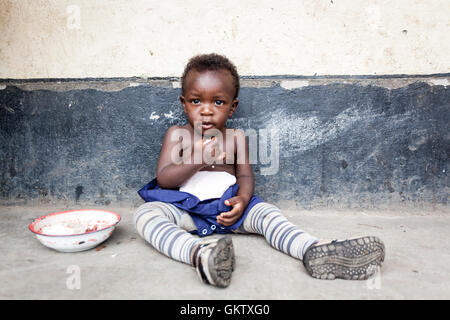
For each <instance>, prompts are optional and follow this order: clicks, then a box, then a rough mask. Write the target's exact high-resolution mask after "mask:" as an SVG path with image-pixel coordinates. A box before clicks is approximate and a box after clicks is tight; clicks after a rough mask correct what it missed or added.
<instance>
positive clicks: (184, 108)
mask: <svg viewBox="0 0 450 320" xmlns="http://www.w3.org/2000/svg"><path fill="white" fill-rule="evenodd" d="M178 98H179V99H180V102H181V105H182V106H183V110H184V112H186V99H185V98H184V96H182V95H180V96H179V97H178Z"/></svg>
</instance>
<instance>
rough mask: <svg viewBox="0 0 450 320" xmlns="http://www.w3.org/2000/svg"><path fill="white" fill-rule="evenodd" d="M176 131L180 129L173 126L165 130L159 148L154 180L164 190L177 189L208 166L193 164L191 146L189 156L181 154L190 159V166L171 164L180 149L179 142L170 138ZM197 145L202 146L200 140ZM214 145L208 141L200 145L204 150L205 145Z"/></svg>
mask: <svg viewBox="0 0 450 320" xmlns="http://www.w3.org/2000/svg"><path fill="white" fill-rule="evenodd" d="M177 129H180V127H178V126H173V127H170V128H169V130H167V133H166V136H165V137H164V141H163V145H162V147H161V153H160V155H159V159H158V167H157V169H156V180H157V182H158V185H159V186H160V187H161V188H165V189H174V188H178V187H179V186H180V185H182V184H183V182H185V181H186V180H188V179H189V178H190V177H192V176H193V175H194V173H196V172H197V171H199V170H201V169H203V168H204V167H206V166H208V164H206V163H204V162H203V161H202V163H199V164H194V156H193V153H194V152H193V150H194V146H193V145H191V146H190V150H192V152H191V154H186V153H187V152H185V153H184V154H183V158H184V159H186V158H189V157H190V161H189V162H190V163H191V164H186V163H184V162H182V163H174V162H173V161H174V160H176V158H177V157H176V156H175V155H173V153H174V152H176V151H177V150H179V149H180V148H179V146H180V141H179V140H175V141H173V139H172V138H171V136H172V134H173V133H174V131H175V130H177ZM175 136H179V135H175ZM197 143H199V144H202V141H201V140H200V141H198V142H197ZM215 143H216V142H215V141H210V142H208V143H206V144H202V146H201V147H202V148H203V149H204V148H205V147H206V146H207V145H209V144H215ZM183 147H188V146H183ZM188 149H189V148H188ZM220 157H222V158H224V155H220ZM173 158H175V159H173ZM218 158H219V157H218Z"/></svg>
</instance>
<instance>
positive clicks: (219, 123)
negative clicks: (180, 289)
mask: <svg viewBox="0 0 450 320" xmlns="http://www.w3.org/2000/svg"><path fill="white" fill-rule="evenodd" d="M181 88H182V94H181V95H180V97H179V99H180V102H181V105H182V107H183V110H184V112H185V114H186V116H187V120H188V123H187V124H185V125H184V126H173V127H171V128H169V129H168V131H167V133H166V135H165V138H164V142H163V145H162V148H161V154H160V157H159V160H158V166H157V171H156V178H155V179H153V180H152V181H151V182H149V183H148V184H147V185H145V186H144V187H143V188H142V189H141V190H139V195H140V196H141V197H142V198H143V199H144V200H145V201H146V203H144V204H143V205H141V206H140V207H139V208H138V209H137V211H136V213H135V215H134V225H135V227H136V229H137V231H138V233H139V234H140V235H141V236H142V237H143V238H144V239H145V240H147V241H148V242H149V243H150V244H151V245H152V246H153V247H154V248H155V249H156V250H158V251H160V252H161V253H163V254H165V255H167V256H169V257H171V258H173V259H175V260H178V261H181V262H184V263H187V264H190V265H191V266H193V267H194V268H195V269H196V271H197V273H198V275H199V277H200V279H201V280H202V281H203V282H205V283H208V284H211V285H215V286H218V287H227V286H228V285H229V284H230V281H231V275H232V272H233V269H234V249H233V243H232V239H231V237H230V235H226V236H222V237H219V238H217V237H206V238H203V237H205V236H209V235H211V234H212V233H219V234H227V233H241V234H242V233H257V234H260V235H263V236H264V237H265V238H266V240H267V241H268V242H269V244H270V245H271V246H272V247H274V248H276V249H278V250H281V251H282V252H284V253H286V254H288V255H290V256H292V257H294V258H297V259H299V260H302V261H303V264H304V266H305V267H306V270H307V271H308V272H309V273H310V274H311V276H313V277H315V278H320V279H335V278H342V279H367V278H368V277H370V276H371V275H372V274H374V273H375V271H376V270H377V268H378V267H380V266H381V264H382V262H383V260H384V245H383V243H382V242H381V240H380V239H378V238H376V237H372V236H370V237H369V236H367V237H360V238H354V239H347V240H343V241H338V240H333V241H325V240H319V239H318V238H316V237H313V236H312V235H310V234H308V233H306V232H304V231H302V230H301V229H299V228H298V227H297V226H295V225H294V224H292V223H291V222H289V221H288V220H287V219H286V218H285V217H284V216H283V215H282V213H281V212H280V210H279V209H278V208H277V207H275V206H274V205H271V204H269V203H265V202H263V200H262V199H260V198H259V197H258V196H256V195H253V191H254V176H253V172H252V167H251V165H250V163H249V152H248V146H247V141H246V139H245V135H244V133H243V132H242V131H240V130H236V129H230V128H227V127H226V123H227V119H229V118H231V117H232V115H233V113H234V112H235V111H236V108H237V106H238V102H239V99H238V94H239V75H238V73H237V71H236V67H235V66H234V65H233V63H232V62H230V61H229V60H228V59H227V58H226V57H224V56H221V55H217V54H206V55H199V56H195V57H193V58H192V59H191V60H190V61H189V63H188V64H187V66H186V68H185V70H184V73H183V76H182V85H181ZM224 141H226V143H224ZM194 233H196V234H197V235H194Z"/></svg>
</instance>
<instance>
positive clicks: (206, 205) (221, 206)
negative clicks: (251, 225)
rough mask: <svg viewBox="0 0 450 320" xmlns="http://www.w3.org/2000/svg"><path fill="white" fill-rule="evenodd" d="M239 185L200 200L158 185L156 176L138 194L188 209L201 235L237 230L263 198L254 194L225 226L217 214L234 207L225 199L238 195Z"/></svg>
mask: <svg viewBox="0 0 450 320" xmlns="http://www.w3.org/2000/svg"><path fill="white" fill-rule="evenodd" d="M238 189H239V185H238V184H237V183H236V184H234V185H232V186H230V187H229V188H228V189H227V190H226V191H225V192H224V194H223V195H222V197H221V198H220V199H208V200H203V201H200V199H198V198H197V197H196V196H194V195H192V194H190V193H187V192H182V191H178V190H174V189H162V188H160V187H159V186H158V184H157V182H156V178H155V179H153V180H152V181H150V182H149V183H147V184H146V185H145V186H144V187H142V188H141V189H140V190H139V191H138V194H139V195H140V196H141V198H142V199H144V201H145V202H152V201H161V202H166V203H171V204H173V205H174V206H176V207H177V208H180V209H183V210H185V211H187V212H188V213H189V214H190V216H191V217H192V220H194V223H195V225H196V226H197V234H198V235H199V236H200V237H204V236H207V235H210V234H212V233H214V232H216V233H230V232H231V231H232V230H236V229H237V228H239V226H240V225H241V224H242V222H243V221H244V219H245V217H246V216H247V214H248V212H249V211H250V209H251V208H252V207H253V206H254V205H255V204H257V203H260V202H262V199H261V198H259V197H258V196H255V195H253V196H252V198H251V199H250V202H249V204H248V206H247V208H246V209H245V211H244V213H243V214H242V216H241V217H240V218H239V219H238V220H237V221H236V222H235V223H234V224H232V225H231V226H224V225H221V224H220V223H218V222H217V220H216V219H217V218H216V217H217V216H218V215H219V214H220V213H222V212H226V211H230V210H231V209H232V207H231V206H227V205H225V200H227V199H230V198H232V197H234V196H236V194H237V192H238Z"/></svg>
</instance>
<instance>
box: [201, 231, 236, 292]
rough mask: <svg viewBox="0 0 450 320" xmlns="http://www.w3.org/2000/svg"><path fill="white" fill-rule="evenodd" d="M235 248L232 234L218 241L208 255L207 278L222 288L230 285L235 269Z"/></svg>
mask: <svg viewBox="0 0 450 320" xmlns="http://www.w3.org/2000/svg"><path fill="white" fill-rule="evenodd" d="M234 261H235V259H234V248H233V241H232V240H231V237H230V236H225V237H223V238H220V239H219V240H218V241H217V244H216V245H215V246H214V248H213V249H212V250H211V252H210V253H209V256H208V269H207V270H204V271H206V272H207V275H206V278H207V279H208V282H209V283H211V284H213V285H215V286H217V287H221V288H225V287H228V286H229V285H230V283H231V275H232V273H233V270H234Z"/></svg>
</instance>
